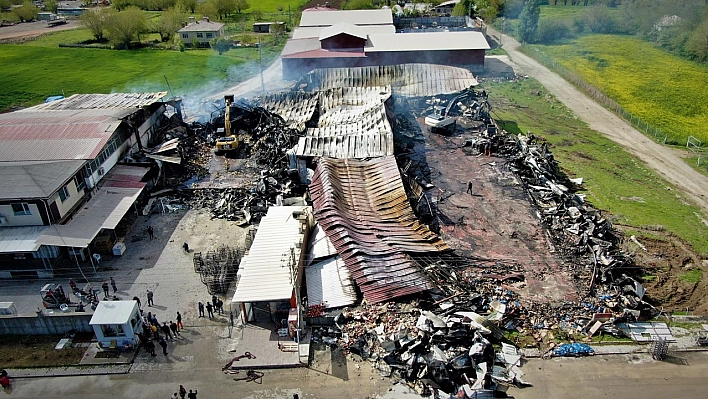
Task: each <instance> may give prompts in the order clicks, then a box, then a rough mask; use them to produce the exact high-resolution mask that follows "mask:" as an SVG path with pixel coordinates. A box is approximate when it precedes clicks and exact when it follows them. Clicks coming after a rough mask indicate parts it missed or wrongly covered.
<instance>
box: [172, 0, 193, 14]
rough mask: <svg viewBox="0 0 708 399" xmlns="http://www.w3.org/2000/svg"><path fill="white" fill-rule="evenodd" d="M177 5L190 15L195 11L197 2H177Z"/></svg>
mask: <svg viewBox="0 0 708 399" xmlns="http://www.w3.org/2000/svg"><path fill="white" fill-rule="evenodd" d="M177 4H180V5H181V6H182V9H184V10H187V11H189V13H190V14H194V12H195V11H196V10H197V0H179V1H178V2H177Z"/></svg>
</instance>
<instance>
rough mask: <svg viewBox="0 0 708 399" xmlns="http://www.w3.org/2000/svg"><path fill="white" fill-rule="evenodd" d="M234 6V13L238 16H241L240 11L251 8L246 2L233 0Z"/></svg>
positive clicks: (244, 0)
mask: <svg viewBox="0 0 708 399" xmlns="http://www.w3.org/2000/svg"><path fill="white" fill-rule="evenodd" d="M234 6H235V7H236V12H238V13H239V14H241V11H243V10H246V9H248V8H249V7H251V5H250V4H248V0H234Z"/></svg>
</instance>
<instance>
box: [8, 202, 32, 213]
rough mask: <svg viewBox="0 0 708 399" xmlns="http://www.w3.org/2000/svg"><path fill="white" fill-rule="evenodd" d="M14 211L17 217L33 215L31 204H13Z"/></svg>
mask: <svg viewBox="0 0 708 399" xmlns="http://www.w3.org/2000/svg"><path fill="white" fill-rule="evenodd" d="M12 211H13V212H15V216H20V215H31V214H32V212H30V209H29V204H28V203H26V202H20V203H17V204H12Z"/></svg>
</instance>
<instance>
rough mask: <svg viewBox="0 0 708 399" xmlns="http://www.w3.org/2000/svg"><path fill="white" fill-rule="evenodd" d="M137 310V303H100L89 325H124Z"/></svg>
mask: <svg viewBox="0 0 708 399" xmlns="http://www.w3.org/2000/svg"><path fill="white" fill-rule="evenodd" d="M137 309H138V303H137V302H135V301H101V302H99V303H98V306H97V307H96V310H94V312H93V317H91V321H90V322H89V325H91V326H93V325H96V324H98V325H105V324H126V323H128V322H129V321H130V319H131V317H132V316H133V314H134V313H135V312H137Z"/></svg>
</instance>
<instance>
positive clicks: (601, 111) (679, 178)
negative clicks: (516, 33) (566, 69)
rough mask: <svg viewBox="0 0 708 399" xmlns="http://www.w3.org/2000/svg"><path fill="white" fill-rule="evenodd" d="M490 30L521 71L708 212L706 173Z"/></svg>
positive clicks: (510, 38) (707, 179)
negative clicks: (695, 168) (698, 170)
mask: <svg viewBox="0 0 708 399" xmlns="http://www.w3.org/2000/svg"><path fill="white" fill-rule="evenodd" d="M489 34H490V35H492V36H494V37H497V38H498V37H501V38H502V40H501V41H502V45H503V48H504V50H506V51H507V53H508V54H509V57H510V59H511V60H512V61H513V62H514V63H515V64H516V66H518V68H519V69H520V70H521V71H522V73H523V74H526V75H529V76H531V77H533V78H535V79H537V80H538V81H539V82H541V84H543V85H544V86H545V87H546V88H547V89H548V90H549V91H550V92H551V93H553V95H555V96H556V97H557V98H558V100H560V101H561V102H562V103H563V104H564V105H565V106H566V107H568V109H570V110H571V111H572V112H573V113H574V114H575V115H577V116H578V118H580V119H581V120H583V121H585V122H586V123H587V124H588V125H589V126H590V128H591V129H593V130H596V131H598V132H600V133H602V134H604V135H605V136H607V137H608V138H610V139H611V140H612V141H614V142H615V143H617V144H619V145H621V146H622V147H623V148H624V149H625V150H627V151H629V152H630V153H631V154H633V155H634V156H636V157H637V158H639V159H641V160H642V161H643V162H644V163H646V165H647V166H649V167H650V168H651V169H652V170H654V171H655V172H657V173H658V174H659V175H660V176H662V177H663V178H664V179H666V180H667V181H668V182H669V183H671V184H672V185H674V186H675V187H676V188H678V189H679V190H680V191H681V192H682V193H684V194H685V195H686V197H688V198H689V199H690V200H691V201H693V202H694V203H695V204H696V205H698V206H699V207H700V208H701V209H703V212H704V213H705V214H706V215H708V177H707V176H705V175H702V174H700V173H698V172H696V171H695V170H693V169H692V168H691V167H690V166H689V165H688V164H687V163H686V162H685V161H684V160H683V159H682V158H681V157H680V156H679V155H678V154H677V152H676V151H675V150H672V149H671V148H668V147H665V146H662V145H660V144H657V143H656V142H654V141H653V140H651V139H650V138H648V137H647V136H645V135H644V134H642V133H640V132H639V131H637V130H636V129H634V128H633V127H632V126H630V125H629V124H628V123H627V122H625V121H624V120H622V119H620V118H619V117H617V116H616V115H615V114H613V113H612V112H610V111H608V110H607V109H605V108H603V107H602V106H601V105H600V104H598V103H597V102H595V101H594V100H592V99H591V98H590V97H588V96H586V95H585V94H583V93H582V92H580V91H579V90H578V89H576V88H575V86H573V85H572V84H570V83H568V82H566V81H565V80H563V78H561V77H560V76H558V75H557V74H555V73H553V72H551V71H550V70H548V69H547V68H546V67H544V66H543V65H541V64H539V63H538V62H536V61H535V60H533V59H532V58H530V57H528V56H526V55H524V54H522V53H521V52H519V51H518V48H519V46H520V44H519V42H517V41H516V40H514V38H512V37H510V36H507V35H501V34H500V33H499V32H498V31H496V30H493V29H489Z"/></svg>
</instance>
